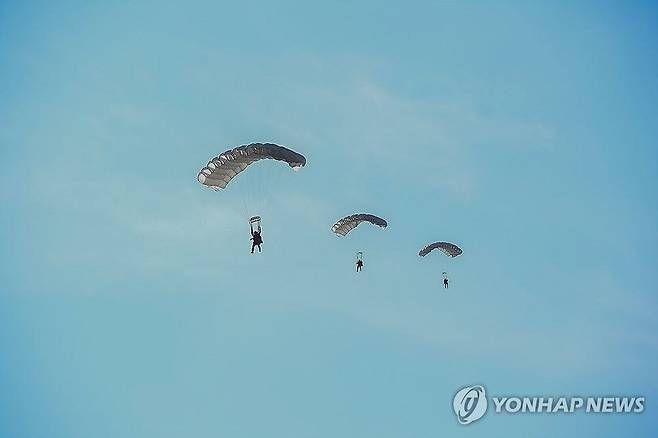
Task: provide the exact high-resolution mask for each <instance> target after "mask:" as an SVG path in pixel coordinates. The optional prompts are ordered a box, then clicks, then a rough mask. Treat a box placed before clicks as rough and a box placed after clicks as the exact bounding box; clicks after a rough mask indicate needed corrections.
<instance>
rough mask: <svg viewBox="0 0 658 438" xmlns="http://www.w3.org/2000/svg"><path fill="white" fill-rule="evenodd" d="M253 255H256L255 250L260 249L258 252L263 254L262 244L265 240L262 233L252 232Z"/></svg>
mask: <svg viewBox="0 0 658 438" xmlns="http://www.w3.org/2000/svg"><path fill="white" fill-rule="evenodd" d="M249 240H251V241H252V243H251V253H252V254H253V253H254V248H255V247H258V252H261V248H260V244H261V243H263V238H262V237H261V235H260V231H258V230H256V231H252V232H251V239H249Z"/></svg>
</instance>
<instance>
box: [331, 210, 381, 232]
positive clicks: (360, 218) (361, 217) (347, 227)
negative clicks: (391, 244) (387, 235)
mask: <svg viewBox="0 0 658 438" xmlns="http://www.w3.org/2000/svg"><path fill="white" fill-rule="evenodd" d="M361 222H370V223H371V224H373V225H377V226H380V227H382V228H386V227H387V226H388V224H387V223H386V221H385V220H384V219H382V218H380V217H377V216H375V215H372V214H365V213H361V214H353V215H351V216H347V217H344V218H342V219H341V220H339V221H338V222H336V223H335V224H334V225H333V226H332V227H331V231H333V232H334V233H336V235H337V236H341V237H344V236H346V235H347V233H349V232H350V231H352V230H353V229H354V228H356V227H357V226H358V225H359V224H360V223H361Z"/></svg>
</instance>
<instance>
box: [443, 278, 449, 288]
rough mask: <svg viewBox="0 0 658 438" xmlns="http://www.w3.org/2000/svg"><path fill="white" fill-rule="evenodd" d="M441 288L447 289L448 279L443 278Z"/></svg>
mask: <svg viewBox="0 0 658 438" xmlns="http://www.w3.org/2000/svg"><path fill="white" fill-rule="evenodd" d="M443 287H444V288H446V289H448V277H444V278H443Z"/></svg>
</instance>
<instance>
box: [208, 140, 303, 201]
mask: <svg viewBox="0 0 658 438" xmlns="http://www.w3.org/2000/svg"><path fill="white" fill-rule="evenodd" d="M265 159H270V160H277V161H285V162H286V163H288V165H289V166H290V167H292V169H293V170H299V169H300V168H302V167H304V166H305V165H306V158H305V157H304V156H303V155H301V154H298V153H297V152H295V151H291V150H290V149H288V148H285V147H283V146H279V145H276V144H272V143H252V144H248V145H243V146H239V147H237V148H235V149H231V150H228V151H226V152H224V153H223V154H220V155H218V156H216V157H214V158H212V159H211V160H210V161H208V164H207V165H206V166H205V167H204V168H203V169H201V170H200V171H199V174H198V175H197V179H198V180H199V182H200V183H201V184H203V185H204V186H207V187H211V188H213V189H215V190H218V189H224V188H226V186H227V184H228V183H229V182H230V181H231V180H232V179H233V177H235V175H237V174H238V173H240V172H242V171H243V170H245V169H246V168H247V166H249V165H250V164H252V163H254V162H256V161H258V160H265Z"/></svg>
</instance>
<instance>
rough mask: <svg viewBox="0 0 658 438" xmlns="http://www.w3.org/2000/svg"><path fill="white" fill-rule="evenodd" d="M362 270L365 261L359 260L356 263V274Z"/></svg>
mask: <svg viewBox="0 0 658 438" xmlns="http://www.w3.org/2000/svg"><path fill="white" fill-rule="evenodd" d="M361 268H363V260H361V259H359V260H357V261H356V272H361Z"/></svg>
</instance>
